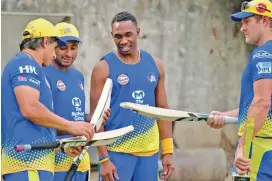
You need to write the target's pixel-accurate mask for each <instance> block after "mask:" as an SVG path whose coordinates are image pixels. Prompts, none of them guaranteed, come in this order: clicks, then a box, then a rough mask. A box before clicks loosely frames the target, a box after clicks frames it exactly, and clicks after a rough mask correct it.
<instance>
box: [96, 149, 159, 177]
mask: <svg viewBox="0 0 272 181" xmlns="http://www.w3.org/2000/svg"><path fill="white" fill-rule="evenodd" d="M108 154H109V157H110V159H111V161H112V163H113V164H114V165H115V167H116V168H117V174H118V176H119V180H117V179H116V181H158V155H159V154H158V153H156V154H154V155H152V156H135V155H131V154H127V153H119V152H111V151H109V152H108ZM98 180H99V181H102V178H101V177H100V176H99V179H98Z"/></svg>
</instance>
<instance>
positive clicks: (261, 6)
mask: <svg viewBox="0 0 272 181" xmlns="http://www.w3.org/2000/svg"><path fill="white" fill-rule="evenodd" d="M266 9H267V8H266V5H265V4H263V3H259V4H258V5H257V7H256V10H257V11H258V12H259V13H264V12H265V10H266Z"/></svg>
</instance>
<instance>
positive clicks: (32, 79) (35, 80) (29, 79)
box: [28, 77, 50, 86]
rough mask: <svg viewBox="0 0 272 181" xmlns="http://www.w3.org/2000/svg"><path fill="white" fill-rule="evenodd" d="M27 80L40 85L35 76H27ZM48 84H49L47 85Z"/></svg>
mask: <svg viewBox="0 0 272 181" xmlns="http://www.w3.org/2000/svg"><path fill="white" fill-rule="evenodd" d="M28 81H29V82H32V83H34V84H37V85H40V83H41V82H40V81H39V80H37V79H35V78H33V77H29V78H28ZM49 86H50V85H49Z"/></svg>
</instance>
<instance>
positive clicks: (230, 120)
mask: <svg viewBox="0 0 272 181" xmlns="http://www.w3.org/2000/svg"><path fill="white" fill-rule="evenodd" d="M224 122H225V124H237V123H238V118H235V117H229V116H224Z"/></svg>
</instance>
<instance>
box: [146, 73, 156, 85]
mask: <svg viewBox="0 0 272 181" xmlns="http://www.w3.org/2000/svg"><path fill="white" fill-rule="evenodd" d="M147 80H148V82H151V83H152V82H157V79H156V77H155V75H154V73H149V74H148V76H147Z"/></svg>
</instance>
